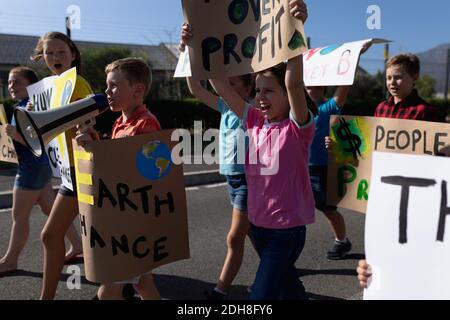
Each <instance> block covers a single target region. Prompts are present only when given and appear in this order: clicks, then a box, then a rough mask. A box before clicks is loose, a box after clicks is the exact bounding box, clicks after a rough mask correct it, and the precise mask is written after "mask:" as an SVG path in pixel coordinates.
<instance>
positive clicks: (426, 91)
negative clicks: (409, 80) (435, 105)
mask: <svg viewBox="0 0 450 320" xmlns="http://www.w3.org/2000/svg"><path fill="white" fill-rule="evenodd" d="M435 87H436V80H435V79H434V78H432V77H431V76H429V75H427V74H426V75H423V76H422V77H420V79H419V80H418V81H417V82H416V89H417V91H418V92H419V95H420V96H421V97H423V98H432V97H433V95H434V94H435V93H436V90H435Z"/></svg>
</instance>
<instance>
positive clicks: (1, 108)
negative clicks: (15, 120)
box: [0, 104, 8, 125]
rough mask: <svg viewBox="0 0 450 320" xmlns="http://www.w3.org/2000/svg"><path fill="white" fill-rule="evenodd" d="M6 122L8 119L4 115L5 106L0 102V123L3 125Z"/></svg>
mask: <svg viewBox="0 0 450 320" xmlns="http://www.w3.org/2000/svg"><path fill="white" fill-rule="evenodd" d="M7 123H8V119H7V117H6V111H5V107H4V106H3V105H2V104H0V124H2V125H5V124H7Z"/></svg>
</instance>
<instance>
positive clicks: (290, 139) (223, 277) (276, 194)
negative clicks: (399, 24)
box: [0, 0, 438, 300]
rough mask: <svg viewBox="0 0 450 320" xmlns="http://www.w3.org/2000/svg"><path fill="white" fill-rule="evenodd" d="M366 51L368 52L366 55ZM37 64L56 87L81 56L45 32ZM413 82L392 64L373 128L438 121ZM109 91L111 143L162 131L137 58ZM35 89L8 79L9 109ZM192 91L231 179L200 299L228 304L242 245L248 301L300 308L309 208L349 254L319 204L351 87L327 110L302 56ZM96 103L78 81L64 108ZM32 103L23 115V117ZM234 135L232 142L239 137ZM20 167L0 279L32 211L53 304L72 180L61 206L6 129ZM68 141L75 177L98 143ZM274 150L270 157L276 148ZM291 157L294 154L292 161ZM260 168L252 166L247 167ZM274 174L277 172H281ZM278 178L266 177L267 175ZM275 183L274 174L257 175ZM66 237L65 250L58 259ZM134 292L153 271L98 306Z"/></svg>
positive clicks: (119, 66) (152, 292)
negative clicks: (78, 153)
mask: <svg viewBox="0 0 450 320" xmlns="http://www.w3.org/2000/svg"><path fill="white" fill-rule="evenodd" d="M290 13H291V15H292V16H293V17H295V18H297V19H300V20H302V21H303V22H305V21H306V19H307V8H306V5H305V4H304V2H303V1H301V0H291V1H290ZM192 35H193V31H192V30H191V28H190V27H189V25H187V24H184V25H183V27H182V32H181V41H180V50H182V51H183V50H184V49H185V46H186V45H188V42H189V39H190V38H191V37H192ZM367 48H368V46H367V47H365V48H364V49H363V51H365V50H367ZM33 59H35V60H39V59H43V60H44V61H45V63H46V65H47V67H48V68H49V70H50V71H51V72H52V73H53V74H54V75H60V74H61V73H63V72H65V71H67V70H68V69H70V68H72V67H77V69H78V70H80V63H81V58H80V52H79V51H78V49H77V47H76V45H75V44H74V43H73V42H72V40H70V38H68V37H67V36H65V35H64V34H61V33H58V32H50V33H47V34H45V35H44V36H43V37H41V38H40V40H39V42H38V44H37V46H36V49H35V54H34V55H33ZM419 72H420V67H419V61H418V59H417V58H416V57H415V56H413V55H400V56H397V57H394V58H392V59H391V60H390V61H389V62H388V65H387V75H386V85H387V88H388V90H389V92H390V93H391V96H392V97H391V98H390V99H389V100H388V101H387V102H383V103H381V104H380V105H379V106H378V108H377V111H376V114H375V116H381V117H392V118H405V119H420V120H428V121H435V120H437V117H438V116H437V111H436V109H435V108H433V107H431V106H429V105H427V104H426V103H425V102H424V101H423V100H422V99H420V98H419V97H418V95H417V92H416V91H415V89H414V83H415V81H416V80H417V79H418V76H419ZM105 73H106V76H107V80H106V85H107V89H106V91H105V93H106V95H107V98H108V103H109V106H110V109H111V110H112V111H116V112H121V113H122V115H121V116H120V117H119V118H118V119H117V121H116V122H115V123H114V125H113V128H112V139H117V138H123V137H127V136H134V135H139V134H145V133H150V132H154V131H158V130H161V126H160V124H159V122H158V120H157V119H156V117H155V116H154V115H152V114H151V113H150V111H148V109H147V108H146V106H145V105H144V99H145V97H146V96H147V94H148V92H149V89H150V86H151V71H150V68H149V67H148V65H147V64H146V63H145V62H144V61H143V60H141V59H138V58H127V59H122V60H118V61H114V62H112V63H111V64H109V65H108V66H107V67H106V69H105ZM36 81H37V77H36V74H35V73H34V72H33V71H32V70H31V69H28V68H23V67H20V68H15V69H13V70H11V72H10V75H9V81H8V89H9V91H10V93H11V96H12V98H13V99H14V100H16V101H18V102H19V103H18V105H17V106H16V107H18V108H23V107H28V108H30V107H32V106H30V104H29V103H28V95H27V92H26V87H27V86H28V85H30V84H32V83H34V82H36ZM187 82H188V86H189V89H190V91H191V93H192V94H193V95H195V96H196V97H197V98H198V99H199V100H200V101H202V102H203V103H205V104H206V105H208V106H209V107H211V108H213V109H215V110H217V111H219V112H220V113H221V122H220V137H221V139H220V147H219V149H220V160H221V161H220V173H221V174H223V175H225V176H226V179H227V184H228V193H229V197H230V201H231V204H232V207H233V209H232V219H231V226H230V230H229V232H228V236H227V246H228V251H227V255H226V257H225V261H224V264H223V267H222V271H221V274H220V276H219V280H218V283H217V285H216V287H215V288H214V289H213V290H212V291H211V292H207V293H206V295H207V298H208V299H223V298H224V297H225V296H226V293H227V290H228V289H229V287H230V286H231V284H232V282H233V280H234V278H235V277H236V275H237V273H238V271H239V268H240V266H241V264H242V259H243V254H244V244H245V238H246V237H247V236H249V238H250V239H251V241H252V244H253V247H254V248H255V250H256V252H257V253H258V256H259V259H260V261H259V266H258V270H257V273H256V276H255V280H254V282H253V284H252V286H251V288H250V291H251V292H250V299H254V300H260V299H307V295H306V291H305V288H304V286H303V284H302V282H301V281H300V279H299V277H298V276H297V271H296V268H295V263H296V261H297V260H298V258H299V256H300V254H301V252H302V250H303V248H304V245H305V239H306V225H308V224H312V223H314V221H315V216H314V212H315V208H317V209H318V210H320V211H322V212H324V213H325V215H326V217H327V218H328V220H329V222H330V225H331V227H332V229H333V231H334V236H335V239H336V241H335V243H334V245H333V247H332V248H331V249H330V250H329V251H328V252H327V257H328V258H329V259H341V258H342V257H343V256H344V255H345V254H346V253H348V252H349V251H350V250H351V243H350V241H349V240H348V239H347V237H346V231H345V222H344V219H343V217H342V215H341V214H340V213H339V212H338V211H337V210H336V207H332V206H329V205H328V204H327V202H326V169H327V167H326V166H327V162H328V160H327V159H328V158H327V157H328V153H327V150H326V147H331V142H330V139H329V138H327V136H328V134H329V128H328V127H329V119H330V115H331V114H339V113H340V111H341V109H342V107H343V106H344V104H345V100H346V97H347V94H348V91H349V87H339V88H338V89H337V91H336V93H335V95H334V97H333V98H332V99H330V100H326V99H325V91H326V88H324V87H311V88H305V87H304V84H303V57H302V56H301V55H300V56H297V57H295V58H292V59H290V60H289V61H287V63H281V64H279V65H276V66H274V67H271V68H269V69H267V70H264V71H261V72H258V73H256V74H255V75H245V76H240V77H231V78H228V79H226V80H219V79H214V80H210V83H211V85H212V87H213V88H214V90H215V92H216V93H217V95H216V94H213V93H211V92H210V91H208V90H206V89H204V88H203V87H202V85H201V84H200V82H199V81H197V80H195V79H193V78H188V79H187ZM91 93H92V90H91V88H90V86H89V84H88V82H87V81H86V80H85V79H84V78H82V77H81V76H77V82H76V87H75V90H74V93H73V96H72V99H71V101H76V100H78V99H82V98H84V97H86V96H88V95H90V94H91ZM27 103H28V106H27ZM238 129H239V130H238ZM242 131H247V136H248V139H249V141H248V151H247V154H246V161H245V164H243V163H239V161H237V157H238V152H237V151H236V150H238V149H239V148H238V146H237V145H236V144H237V142H238V141H241V139H239V138H237V137H236V135H237V134H238V133H237V132H242ZM7 133H8V135H9V136H10V137H11V138H12V139H13V140H14V144H15V147H16V150H17V153H18V157H19V166H18V170H17V176H16V181H15V185H14V201H13V210H12V216H13V225H12V229H11V238H10V244H9V247H8V251H7V253H6V254H5V256H4V257H3V258H1V260H0V276H1V275H5V274H7V273H10V272H13V271H15V270H16V269H17V261H18V258H19V254H20V252H21V251H22V249H23V247H24V245H25V242H26V239H27V236H28V230H29V224H28V220H29V215H30V212H31V208H32V206H33V205H34V204H39V205H40V206H41V209H42V211H43V212H44V213H45V214H46V215H49V218H48V219H47V222H46V224H45V226H44V228H43V230H42V233H41V238H42V241H43V244H44V272H43V274H44V276H43V284H42V292H41V299H53V298H54V296H55V293H56V289H57V285H58V281H59V277H60V274H61V272H62V269H63V265H64V263H65V262H70V261H74V259H76V258H79V257H80V253H82V247H81V242H80V239H79V236H78V234H77V232H76V230H75V228H74V227H73V224H72V222H73V220H74V218H75V217H76V216H77V214H78V202H77V197H76V182H75V181H74V178H75V175H74V173H73V170H72V177H73V190H69V189H67V188H65V187H63V186H61V188H60V190H59V192H58V195H57V196H56V199H54V194H53V191H52V187H51V169H50V166H49V162H48V159H47V158H46V157H45V156H43V157H41V158H36V157H34V156H33V154H32V153H31V152H30V151H29V150H28V149H27V148H25V147H24V142H23V140H22V139H21V137H20V135H19V134H18V133H17V130H16V129H15V127H14V120H13V122H12V124H11V125H9V126H7ZM65 134H66V136H67V139H66V140H67V141H68V145H69V146H68V147H69V154H70V164H71V166H73V155H72V152H70V150H72V142H71V141H72V138H73V137H75V136H76V135H77V136H76V139H77V140H78V142H79V143H84V142H85V141H89V140H95V139H98V135H97V134H96V132H95V131H94V130H93V129H92V128H91V129H90V130H89V131H87V132H82V133H80V132H78V133H77V132H76V129H75V128H74V129H73V130H70V131H68V132H66V133H65ZM273 145H276V146H277V150H276V155H275V154H274V153H273V152H272V151H273V149H272V148H268V147H267V146H273ZM293 150H295V152H293ZM256 155H258V156H259V159H260V161H258V162H256V163H253V162H251V161H249V159H251V158H255V157H256V158H258V156H256ZM278 164H279V165H278ZM275 166H278V167H277V168H276V169H277V170H275V171H273V170H272V169H274V168H275ZM267 171H271V172H273V174H263V173H264V172H267ZM64 237H67V238H68V239H69V241H70V243H71V248H70V249H69V250H68V251H67V252H65V244H64ZM367 269H368V264H367V263H366V262H365V261H361V262H360V264H359V268H358V273H359V275H360V280H361V283H362V284H363V285H365V284H366V282H365V281H367V277H368V276H370V273H368V270H367ZM126 283H128V284H133V285H134V288H135V289H136V291H137V292H138V293H139V295H140V296H141V297H142V298H143V299H159V298H160V296H159V293H158V290H157V288H156V286H155V285H154V282H153V276H152V273H151V271H149V272H147V273H145V274H143V275H140V276H138V277H136V278H133V279H128V280H125V279H124V281H121V282H118V283H105V284H102V285H101V286H100V288H99V291H98V297H99V298H100V299H121V298H122V289H123V286H124V284H126Z"/></svg>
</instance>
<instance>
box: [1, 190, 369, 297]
mask: <svg viewBox="0 0 450 320" xmlns="http://www.w3.org/2000/svg"><path fill="white" fill-rule="evenodd" d="M187 201H188V216H189V238H190V250H191V258H190V259H189V260H184V261H179V262H176V263H173V264H170V265H166V266H163V267H160V268H158V269H156V270H155V271H154V274H155V281H156V284H157V286H158V288H159V289H160V292H161V295H162V297H163V298H164V299H187V300H190V299H194V300H198V299H204V295H203V292H204V291H205V290H208V289H211V288H212V287H213V286H214V284H215V282H216V280H217V277H218V275H219V272H220V268H221V265H222V263H223V259H224V257H225V253H226V242H225V239H226V234H227V231H228V227H229V223H230V211H231V208H230V205H229V202H228V196H227V194H226V187H225V185H224V184H219V185H210V186H201V187H194V188H189V189H187ZM344 215H345V218H346V222H347V229H348V235H349V238H350V240H351V241H352V243H353V250H352V253H351V254H350V255H349V256H347V257H346V259H345V260H341V261H329V260H327V259H326V258H325V253H326V251H327V249H328V248H329V247H330V246H331V244H332V241H333V237H332V234H331V231H330V230H329V227H328V225H327V222H326V220H325V218H324V217H323V216H322V215H321V214H320V213H318V214H317V219H316V220H317V222H316V223H315V224H314V225H311V226H309V227H308V231H307V240H306V246H305V249H304V251H303V253H302V255H301V257H300V258H299V260H298V261H297V264H296V265H297V268H298V270H299V275H300V276H301V279H302V280H303V282H304V284H305V287H306V290H307V292H308V294H309V296H310V297H311V298H312V299H361V297H362V295H361V289H360V288H359V285H358V283H357V280H356V272H355V267H356V264H357V261H358V259H360V258H362V256H363V253H364V249H363V243H364V235H363V234H364V216H362V215H360V214H357V213H352V212H349V211H344ZM44 221H45V219H44V216H43V215H42V214H41V212H40V210H39V209H38V208H35V209H34V210H33V214H32V215H31V223H30V225H31V230H30V239H29V241H28V243H27V246H26V248H25V250H24V252H23V254H22V257H21V259H20V262H19V269H20V270H19V271H18V272H17V273H16V274H14V275H12V276H8V277H3V278H0V300H4V299H6V300H10V299H25V300H28V299H37V298H38V297H39V293H40V286H41V280H42V262H43V261H42V260H43V256H42V244H41V242H40V240H39V234H40V230H41V229H42V226H43V223H44ZM10 226H11V216H10V210H3V211H0V254H4V252H5V251H6V247H7V244H8V239H9V230H10ZM257 265H258V258H257V255H256V253H255V252H254V250H253V248H252V247H251V245H250V242H248V241H247V243H246V253H245V258H244V263H243V265H242V268H241V270H240V272H239V274H238V276H237V278H236V280H235V283H234V286H233V288H232V289H231V290H230V292H229V299H245V298H246V296H247V287H248V286H249V285H251V283H252V281H253V278H254V275H255V272H256V268H257ZM79 266H80V267H81V271H82V272H83V273H84V270H83V265H79ZM66 271H67V269H66V268H65V269H64V272H66ZM67 278H68V275H67V274H66V273H65V274H63V275H62V276H61V281H60V283H59V287H58V292H57V297H56V298H57V299H68V300H79V299H90V298H91V297H93V296H94V295H95V293H96V289H97V287H96V285H95V284H92V283H90V282H88V281H87V280H86V279H85V278H84V277H83V278H82V284H81V289H72V290H70V289H69V288H68V286H67V283H66V279H67Z"/></svg>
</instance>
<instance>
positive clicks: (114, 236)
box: [74, 130, 189, 283]
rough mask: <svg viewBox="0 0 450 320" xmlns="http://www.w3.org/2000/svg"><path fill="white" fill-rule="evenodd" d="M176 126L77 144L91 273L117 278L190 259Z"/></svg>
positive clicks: (89, 276)
mask: <svg viewBox="0 0 450 320" xmlns="http://www.w3.org/2000/svg"><path fill="white" fill-rule="evenodd" d="M171 133H172V131H170V130H167V131H162V132H155V133H152V134H146V135H139V136H134V137H127V138H123V139H114V140H104V141H94V142H90V143H87V145H86V147H85V148H83V147H80V146H77V145H76V142H75V140H74V161H75V171H76V177H77V179H76V180H77V191H78V204H79V209H80V220H81V234H82V240H83V253H84V263H85V270H86V278H87V279H89V280H90V281H93V282H102V283H109V282H113V281H121V280H126V279H129V278H131V277H135V276H138V275H141V274H143V273H146V272H147V271H149V270H152V269H154V268H156V267H158V266H161V265H164V264H168V263H171V262H174V261H177V260H181V259H187V258H189V237H188V227H187V212H186V211H187V209H186V192H185V187H184V178H183V168H182V165H175V164H174V163H173V161H172V157H171V152H172V149H173V147H174V145H175V142H172V141H171Z"/></svg>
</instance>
